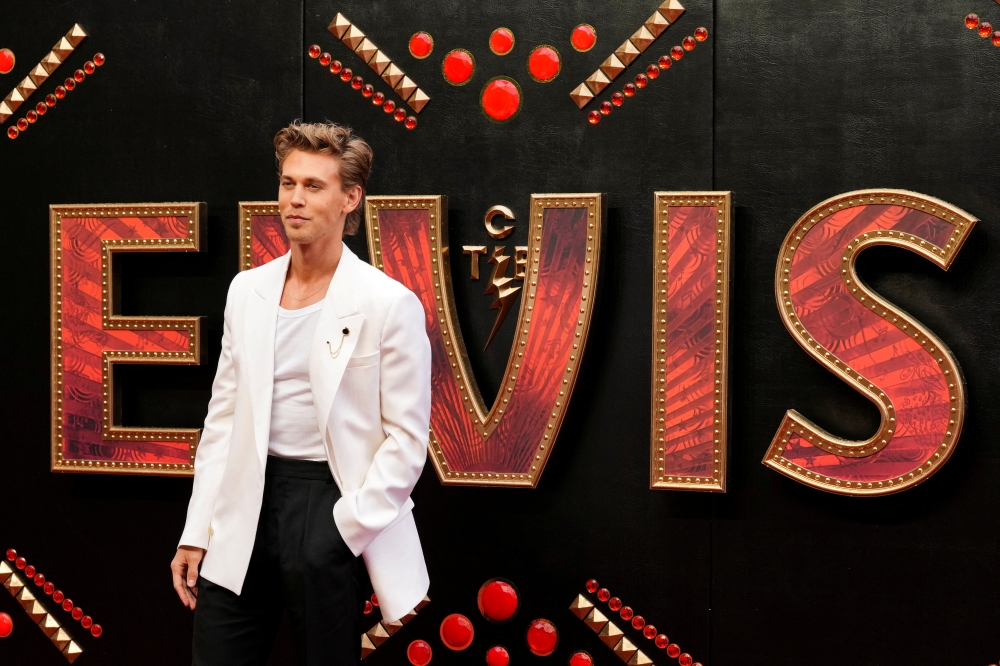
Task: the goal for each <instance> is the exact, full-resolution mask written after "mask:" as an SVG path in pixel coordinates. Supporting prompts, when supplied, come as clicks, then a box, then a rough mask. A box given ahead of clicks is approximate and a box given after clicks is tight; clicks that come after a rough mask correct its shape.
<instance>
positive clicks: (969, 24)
mask: <svg viewBox="0 0 1000 666" xmlns="http://www.w3.org/2000/svg"><path fill="white" fill-rule="evenodd" d="M965 27H966V28H968V29H969V30H975V31H976V32H978V33H979V36H980V37H982V38H983V39H985V38H987V37H990V38H992V39H991V41H992V42H993V46H1000V30H993V26H992V25H990V23H989V22H988V21H980V20H979V15H978V14H969V15H968V16H966V17H965Z"/></svg>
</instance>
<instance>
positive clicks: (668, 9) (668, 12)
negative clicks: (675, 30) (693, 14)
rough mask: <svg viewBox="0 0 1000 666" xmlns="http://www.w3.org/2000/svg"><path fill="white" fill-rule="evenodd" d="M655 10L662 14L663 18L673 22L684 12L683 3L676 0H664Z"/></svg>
mask: <svg viewBox="0 0 1000 666" xmlns="http://www.w3.org/2000/svg"><path fill="white" fill-rule="evenodd" d="M657 11H658V12H660V13H661V14H663V18H665V19H667V20H668V21H670V22H671V23H674V22H676V21H677V19H679V18H680V17H681V14H683V13H684V5H682V4H681V3H679V2H677V0H666V1H665V2H664V3H663V4H662V5H660V6H659V7H658V8H657Z"/></svg>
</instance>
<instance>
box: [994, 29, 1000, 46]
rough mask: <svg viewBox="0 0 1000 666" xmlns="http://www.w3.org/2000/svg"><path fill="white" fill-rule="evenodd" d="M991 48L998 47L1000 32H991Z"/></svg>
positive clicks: (999, 44)
mask: <svg viewBox="0 0 1000 666" xmlns="http://www.w3.org/2000/svg"><path fill="white" fill-rule="evenodd" d="M993 46H1000V30H996V31H994V32H993Z"/></svg>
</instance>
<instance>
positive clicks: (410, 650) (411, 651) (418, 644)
mask: <svg viewBox="0 0 1000 666" xmlns="http://www.w3.org/2000/svg"><path fill="white" fill-rule="evenodd" d="M433 655H434V652H433V651H432V650H431V646H430V643H428V642H427V641H421V640H416V641H413V642H412V643H410V645H409V646H408V647H407V648H406V658H407V659H409V660H410V663H411V664H413V666H427V664H429V663H431V657H432V656H433Z"/></svg>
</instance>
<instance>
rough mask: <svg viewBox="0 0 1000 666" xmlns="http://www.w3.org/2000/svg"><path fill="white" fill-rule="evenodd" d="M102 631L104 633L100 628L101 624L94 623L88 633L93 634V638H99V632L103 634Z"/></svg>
mask: <svg viewBox="0 0 1000 666" xmlns="http://www.w3.org/2000/svg"><path fill="white" fill-rule="evenodd" d="M103 633H104V630H103V629H101V625H99V624H95V625H94V626H92V627H91V628H90V635H91V636H93V637H94V638H100V637H101V634H103Z"/></svg>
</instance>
